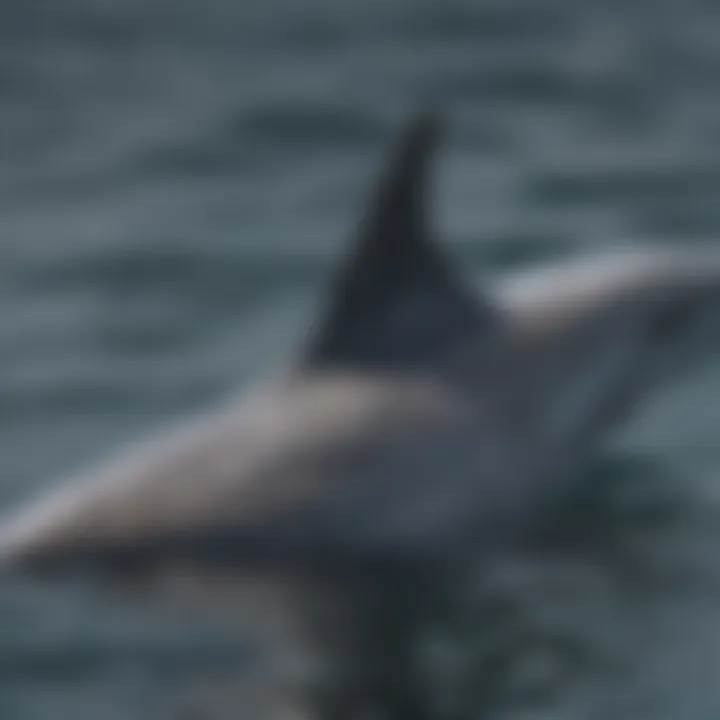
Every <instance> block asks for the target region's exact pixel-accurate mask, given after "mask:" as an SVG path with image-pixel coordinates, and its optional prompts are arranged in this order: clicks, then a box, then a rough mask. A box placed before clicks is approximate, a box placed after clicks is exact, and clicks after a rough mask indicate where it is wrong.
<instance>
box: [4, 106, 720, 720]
mask: <svg viewBox="0 0 720 720" xmlns="http://www.w3.org/2000/svg"><path fill="white" fill-rule="evenodd" d="M436 126H437V123H436V121H435V120H434V119H433V118H429V117H426V116H423V117H420V118H418V119H416V120H415V121H414V122H413V123H411V125H410V126H409V127H408V128H407V130H406V132H405V133H404V135H403V137H402V138H401V141H400V142H399V145H398V147H397V148H396V150H395V154H394V156H393V157H392V158H391V159H390V161H389V163H388V167H387V168H386V172H385V174H384V175H383V177H382V178H381V180H380V183H379V189H378V191H377V194H376V197H375V198H374V200H373V201H372V202H371V203H370V205H369V209H368V211H367V213H366V216H365V218H364V220H363V223H362V224H361V226H360V230H359V232H358V238H357V241H356V243H355V247H354V248H353V251H352V253H351V255H350V258H349V259H348V260H347V261H346V263H345V266H344V267H343V268H341V270H340V272H339V273H338V279H337V281H336V285H335V287H334V288H333V289H332V290H331V292H330V298H329V302H328V309H327V311H326V313H325V315H323V316H321V317H320V318H319V321H318V323H317V324H316V325H315V326H314V327H313V328H312V331H311V333H310V335H309V338H308V340H307V342H306V343H305V344H304V345H303V347H302V349H301V352H300V354H299V359H298V360H296V361H295V362H294V363H293V364H292V365H291V367H290V369H289V370H288V371H287V372H285V373H282V374H280V375H279V376H278V377H276V378H271V379H270V380H269V381H268V382H267V383H265V384H264V385H260V386H258V387H257V388H256V389H255V391H254V392H251V393H249V394H247V395H245V396H244V397H243V398H242V399H241V400H240V401H239V402H236V403H231V404H230V405H228V406H227V407H226V408H223V409H220V410H219V411H217V412H214V413H210V414H208V415H206V416H205V417H202V418H200V419H199V420H192V421H190V422H189V423H187V424H186V425H184V426H183V427H180V428H176V429H173V430H171V431H170V432H169V433H167V434H166V435H164V436H161V437H159V438H156V439H152V440H150V441H149V442H147V443H144V444H143V445H141V446H139V447H136V448H134V449H132V450H131V451H129V452H126V453H123V454H121V455H120V456H119V457H117V458H116V459H114V460H110V461H108V462H107V463H104V464H101V465H100V466H99V467H97V468H95V469H91V470H89V471H87V472H86V473H84V474H83V475H82V477H80V478H72V479H71V480H70V481H68V482H65V483H63V484H62V485H61V486H60V487H59V488H58V490H57V491H56V492H54V493H51V494H50V496H49V497H47V498H40V499H38V500H37V501H33V502H30V503H29V506H28V507H27V508H25V509H20V510H18V511H16V512H15V513H13V514H11V515H10V517H8V519H7V521H6V522H5V523H4V525H2V526H1V527H0V558H2V562H3V563H4V565H5V567H6V568H7V569H8V570H14V571H17V572H20V571H24V572H26V573H29V574H31V575H32V574H35V575H38V576H42V575H43V574H46V573H52V574H53V575H57V576H59V577H68V578H69V577H71V576H73V575H74V574H75V573H77V572H82V573H84V574H86V575H90V576H92V577H95V578H98V579H100V580H104V581H107V582H108V583H109V584H110V585H112V584H113V582H115V581H116V580H118V579H121V581H122V582H124V583H126V582H127V581H128V580H129V581H130V584H132V582H135V581H138V579H139V578H143V580H147V578H154V577H160V576H162V574H163V573H164V572H165V570H166V569H167V568H168V567H174V568H177V567H183V568H184V569H185V571H186V572H188V573H190V574H192V573H197V576H198V577H199V578H207V577H209V576H210V575H215V576H221V577H222V578H224V580H223V582H224V583H225V584H227V578H237V577H242V578H247V577H254V578H262V581H263V582H266V583H269V585H270V587H271V588H275V589H276V590H277V593H276V594H277V595H278V596H282V597H283V602H287V604H288V605H289V606H292V608H293V612H295V613H297V614H298V616H299V617H300V618H301V624H302V625H303V632H304V633H305V634H306V635H307V640H308V642H309V643H311V644H312V645H313V647H314V649H315V652H316V653H318V654H319V656H320V657H321V658H322V659H324V661H325V662H326V663H327V664H328V666H330V667H332V673H329V674H328V673H325V674H322V673H321V676H320V678H319V679H318V677H316V676H313V678H312V679H308V678H305V679H304V680H303V681H302V683H301V686H300V687H299V689H298V693H299V696H298V697H299V702H300V704H301V705H302V707H303V709H304V711H305V712H307V713H308V715H309V716H311V717H316V718H319V719H320V720H334V718H340V717H342V718H348V719H350V718H353V717H362V716H363V713H365V712H366V711H369V710H379V711H380V713H381V716H384V717H387V718H392V719H394V720H395V719H397V720H400V719H403V720H404V719H405V718H413V719H418V718H421V717H423V716H425V715H427V714H429V710H427V709H426V708H424V707H423V706H422V704H421V702H420V701H419V694H418V693H417V692H416V689H417V688H416V687H415V686H414V684H413V680H412V667H411V649H412V644H413V640H414V638H415V637H416V635H417V632H418V630H419V629H420V628H421V627H422V625H423V623H425V622H427V621H428V620H429V619H430V618H432V617H433V615H434V614H435V613H436V612H440V611H441V608H442V607H443V606H444V605H445V604H446V603H447V602H448V601H449V600H451V599H452V598H453V596H454V594H455V593H456V592H457V591H458V590H457V589H458V587H459V585H460V584H462V582H463V581H464V579H465V578H466V577H467V576H468V575H469V574H470V573H472V572H474V570H475V569H476V567H477V565H478V563H482V559H483V558H485V557H488V556H489V555H492V554H493V553H496V552H505V551H507V550H509V549H512V548H514V547H516V546H521V545H523V544H527V543H528V541H529V540H531V539H532V538H533V537H535V535H536V533H537V532H538V531H542V528H543V525H544V524H545V523H547V522H548V521H549V518H551V515H550V514H549V509H550V508H551V507H552V505H553V503H555V502H557V501H558V499H560V498H561V497H562V496H563V493H564V492H565V491H566V490H567V488H568V486H569V483H570V482H571V480H572V470H573V469H574V468H575V467H576V465H577V463H578V461H580V460H582V458H583V457H584V456H585V454H586V453H587V451H588V449H589V448H590V446H591V444H592V443H593V442H596V441H597V440H598V439H599V438H600V437H602V434H603V432H604V431H606V430H607V429H608V428H609V427H611V426H612V425H613V423H615V422H616V421H617V420H619V419H620V418H621V416H622V415H623V414H624V413H627V412H628V411H630V410H632V408H633V407H634V405H635V403H636V402H637V401H638V400H639V399H640V398H641V397H642V396H643V395H644V393H645V392H646V391H647V390H648V389H649V387H651V386H653V385H654V384H656V383H657V382H658V381H659V380H663V379H665V378H666V377H669V376H671V375H672V374H673V373H675V372H678V371H680V370H682V369H683V368H685V367H687V366H688V364H690V363H691V362H692V361H694V360H696V359H702V358H704V357H706V356H707V353H708V350H709V349H711V348H712V347H714V346H715V345H717V344H718V342H719V341H720V258H718V256H717V255H716V256H714V257H713V255H712V254H711V253H709V252H707V251H702V250H697V251H695V252H694V253H673V252H672V251H670V250H667V251H664V250H656V251H648V252H640V253H638V252H635V253H625V254H618V255H615V256H613V257H614V258H615V259H614V260H610V261H600V260H591V261H584V262H577V261H574V262H573V261H571V262H568V263H566V264H565V265H563V266H559V267H556V268H551V269H549V270H545V271H540V272H537V273H535V274H532V273H531V274H525V275H521V276H518V277H515V278H511V279H509V280H506V281H505V282H503V283H500V284H499V286H496V287H495V288H494V290H493V291H492V292H491V288H490V287H489V285H488V283H485V286H484V287H482V288H479V289H472V290H471V289H470V288H468V287H467V286H465V285H464V284H463V282H462V281H461V279H460V278H459V277H458V276H457V275H456V273H455V272H454V271H453V269H452V268H451V266H450V264H449V263H448V261H447V260H446V258H445V257H444V256H443V255H442V253H441V252H440V250H439V249H438V247H437V245H436V244H435V243H434V242H433V240H432V237H431V234H430V232H429V228H428V221H427V218H426V217H425V214H426V212H427V208H428V200H427V198H426V185H427V181H428V177H427V176H428V167H427V165H428V159H429V155H430V153H431V150H432V149H433V147H434V145H435V140H436V134H437V127H436ZM203 582H204V580H203ZM207 594H208V595H213V591H212V590H208V593H207Z"/></svg>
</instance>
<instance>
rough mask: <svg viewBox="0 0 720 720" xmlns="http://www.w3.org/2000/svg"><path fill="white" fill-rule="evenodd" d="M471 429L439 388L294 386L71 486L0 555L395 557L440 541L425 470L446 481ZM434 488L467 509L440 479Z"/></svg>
mask: <svg viewBox="0 0 720 720" xmlns="http://www.w3.org/2000/svg"><path fill="white" fill-rule="evenodd" d="M473 422H474V420H473V414H472V413H471V412H470V410H469V409H468V407H467V406H466V404H465V403H464V401H463V400H462V399H461V398H460V397H459V396H458V395H457V394H456V393H455V392H454V391H453V390H452V389H451V388H449V387H444V386H442V385H439V384H427V383H420V382H408V381H405V382H403V381H398V380H397V379H395V380H392V381H389V380H388V381H385V380H383V379H380V378H378V379H376V380H373V381H369V380H367V379H361V378H352V377H344V378H343V377H339V378H318V379H317V380H312V379H309V380H303V379H293V380H288V381H287V382H282V383H278V386H277V387H273V388H266V389H264V391H263V392H261V393H258V395H257V397H255V398H246V399H245V401H244V402H242V403H240V404H239V405H238V406H237V407H232V406H231V407H229V408H228V409H227V410H225V411H224V412H221V413H218V414H217V415H212V416H207V417H206V418H203V419H202V420H200V421H196V422H194V423H193V424H192V425H188V426H186V427H182V428H179V429H177V430H176V431H173V432H170V433H168V434H167V435H165V436H164V437H161V438H158V439H157V440H154V441H150V442H147V443H144V444H142V445H141V446H138V447H137V448H135V449H134V450H132V451H130V452H129V453H126V454H125V455H123V456H120V457H118V459H117V460H115V461H111V462H109V463H107V464H106V465H104V466H102V467H101V468H99V469H98V470H97V471H92V470H91V471H89V472H87V473H85V474H84V476H83V477H80V478H73V479H72V480H71V481H70V482H68V483H66V484H63V485H62V486H61V487H60V489H59V490H57V491H56V492H55V493H54V494H51V495H50V496H49V497H47V498H44V499H43V500H42V501H41V502H39V503H37V504H34V505H31V507H30V508H28V510H27V511H25V512H19V513H17V514H16V515H15V516H14V518H13V519H12V521H11V522H10V523H9V524H8V525H6V526H5V528H4V530H3V532H2V533H0V553H2V554H3V555H4V556H5V559H6V560H10V561H14V562H16V563H20V564H22V563H23V562H29V563H30V562H35V563H38V564H42V563H43V562H45V561H46V562H48V563H52V562H54V561H55V559H57V561H58V562H59V561H61V560H63V559H64V558H65V557H71V558H73V560H74V561H83V560H89V559H95V560H98V561H104V560H111V559H112V558H113V557H115V558H118V559H120V558H122V557H123V554H124V553H125V554H126V555H127V557H131V556H132V557H133V558H134V559H142V558H143V557H144V558H145V559H146V560H147V561H151V560H152V559H153V553H157V554H158V555H163V556H166V555H168V554H169V555H172V554H174V553H175V552H177V554H178V555H181V556H187V555H192V554H193V553H195V552H197V553H205V552H207V553H209V554H210V555H214V556H216V558H217V559H220V555H221V554H222V553H224V552H227V553H228V555H230V554H234V556H235V559H236V560H237V561H238V562H242V561H243V559H244V557H243V555H244V554H252V553H253V552H255V553H263V554H265V555H271V554H273V553H276V554H277V555H278V556H279V557H280V558H281V559H282V558H283V557H290V556H291V555H293V554H303V553H306V554H308V555H309V554H311V553H312V552H316V551H317V552H319V551H320V549H322V548H334V551H338V552H342V548H343V547H345V548H346V549H347V551H348V552H351V553H357V554H361V553H362V552H363V548H365V547H368V548H369V547H370V546H373V547H375V546H376V545H377V546H378V547H377V548H375V549H386V550H388V551H389V552H392V551H393V548H396V549H397V548H399V547H400V546H401V545H408V546H410V545H413V544H417V543H418V542H420V541H422V540H427V541H430V539H431V535H432V534H433V532H434V529H433V528H434V526H435V525H436V523H435V522H434V521H433V522H430V521H431V516H432V513H431V512H430V511H431V510H437V508H432V507H428V508H427V510H426V511H425V514H427V515H428V517H427V522H426V524H423V520H422V519H421V518H419V516H418V513H417V512H413V511H412V507H413V504H415V505H417V506H418V508H421V507H422V504H423V503H424V502H425V499H424V498H423V483H422V475H423V472H425V471H432V472H442V468H440V467H434V468H432V466H431V465H428V462H429V460H430V458H431V457H434V458H436V459H437V461H439V460H440V459H441V458H445V453H444V450H443V445H442V439H443V438H447V437H450V436H455V437H458V435H457V434H458V431H459V430H460V431H461V430H462V429H463V428H466V432H465V434H464V437H467V436H468V435H469V426H468V423H470V424H472V423H473ZM461 436H462V435H461ZM469 442H471V443H472V442H473V440H472V439H471V438H470V439H469ZM476 444H477V443H476ZM449 449H450V450H451V448H449ZM451 451H452V450H451ZM413 457H415V458H417V460H416V461H412V460H411V459H412V458H413ZM423 458H424V460H423ZM446 459H447V460H448V462H449V461H450V460H451V458H449V457H448V458H446ZM408 463H410V464H408ZM473 475H474V473H473ZM427 486H428V487H429V488H433V487H434V488H436V492H435V494H436V495H443V496H447V501H448V502H451V501H452V499H453V497H455V500H456V502H457V501H458V500H459V498H457V497H456V496H454V495H453V493H454V490H453V488H452V486H445V485H443V486H439V485H438V484H437V477H429V476H428V483H427ZM441 488H444V490H443V491H442V492H441V493H439V492H437V491H439V490H441ZM413 491H414V492H415V493H416V495H415V496H414V497H413V495H412V492H413ZM462 505H464V503H461V506H460V508H458V509H461V508H462ZM420 514H421V515H422V514H423V513H422V512H421V513H420ZM413 518H414V520H413ZM444 522H446V520H445V521H444ZM233 543H236V545H235V546H233ZM243 543H244V544H245V545H244V546H243ZM381 546H387V547H384V548H381ZM302 548H304V550H302V552H301V549H302ZM135 556H137V558H135ZM158 559H160V558H158ZM206 559H208V558H206ZM209 559H212V558H209Z"/></svg>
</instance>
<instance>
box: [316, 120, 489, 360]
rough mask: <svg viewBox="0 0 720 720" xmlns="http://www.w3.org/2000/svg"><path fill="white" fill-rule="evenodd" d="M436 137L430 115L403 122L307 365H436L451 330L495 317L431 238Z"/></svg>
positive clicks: (436, 127)
mask: <svg viewBox="0 0 720 720" xmlns="http://www.w3.org/2000/svg"><path fill="white" fill-rule="evenodd" d="M438 135H439V121H438V119H437V117H435V116H434V115H432V114H428V113H422V114H419V115H418V116H416V117H415V118H414V119H413V120H412V121H411V122H410V123H409V125H408V127H407V128H406V129H405V132H404V133H403V135H402V137H401V138H400V141H399V143H398V145H397V147H396V148H395V150H394V152H393V154H392V156H391V158H390V162H389V164H388V165H387V167H386V168H385V172H384V174H383V175H382V176H381V178H380V182H379V188H378V190H377V191H376V195H375V197H374V199H373V200H372V202H371V203H370V205H369V207H368V209H367V211H366V214H365V217H364V218H363V220H362V222H361V224H360V228H359V236H358V239H357V241H356V246H355V249H354V252H352V253H351V255H350V258H349V260H348V261H346V263H345V266H344V268H342V269H341V272H340V273H339V277H338V280H337V281H336V282H337V284H336V285H335V287H334V289H333V291H332V292H331V293H330V298H329V310H328V311H327V313H326V315H325V316H324V317H323V318H322V321H321V323H320V324H319V325H318V326H317V327H316V329H315V333H314V334H313V336H312V337H311V340H310V343H309V345H308V347H307V349H306V355H305V364H306V366H308V367H313V368H314V367H328V366H329V367H335V366H338V367H352V368H372V367H376V368H378V367H379V368H384V367H395V366H417V365H428V364H432V362H433V361H434V360H435V358H436V357H437V356H438V351H442V349H443V348H444V347H446V346H447V344H448V342H450V341H452V339H453V338H454V337H457V336H459V335H461V334H463V333H465V332H468V331H470V330H471V329H477V328H478V327H481V325H482V324H483V323H487V322H488V320H489V319H490V316H491V315H492V316H493V317H494V312H492V311H491V308H490V307H489V306H484V304H483V302H482V300H481V299H480V298H478V297H477V296H476V295H473V294H471V293H470V292H469V291H468V290H467V289H466V288H465V287H464V285H463V283H461V281H460V279H459V278H458V277H457V276H456V274H455V273H454V272H453V270H452V269H451V267H450V265H449V263H448V260H447V258H446V257H445V256H444V255H443V254H442V253H441V252H440V251H439V249H438V248H437V247H436V245H435V244H434V242H433V239H432V233H431V228H430V227H429V221H428V214H429V212H428V211H429V207H428V205H429V199H428V194H429V193H428V185H429V180H430V178H429V170H430V168H429V165H430V159H431V155H432V153H433V151H434V149H435V147H436V145H437V140H438Z"/></svg>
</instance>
